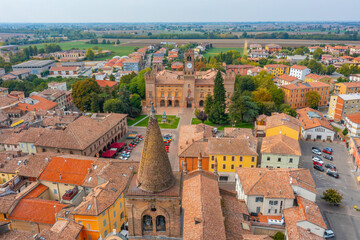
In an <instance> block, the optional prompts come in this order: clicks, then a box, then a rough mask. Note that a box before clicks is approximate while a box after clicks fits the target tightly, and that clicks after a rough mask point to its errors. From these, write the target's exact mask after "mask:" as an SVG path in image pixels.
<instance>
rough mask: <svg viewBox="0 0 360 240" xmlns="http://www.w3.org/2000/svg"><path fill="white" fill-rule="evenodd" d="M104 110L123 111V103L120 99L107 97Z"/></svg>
mask: <svg viewBox="0 0 360 240" xmlns="http://www.w3.org/2000/svg"><path fill="white" fill-rule="evenodd" d="M104 112H108V113H125V112H124V104H123V102H122V101H121V100H120V99H109V100H106V102H105V103H104Z"/></svg>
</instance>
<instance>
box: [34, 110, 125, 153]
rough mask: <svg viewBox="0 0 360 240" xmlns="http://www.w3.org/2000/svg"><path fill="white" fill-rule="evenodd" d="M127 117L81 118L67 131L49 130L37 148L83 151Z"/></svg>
mask: <svg viewBox="0 0 360 240" xmlns="http://www.w3.org/2000/svg"><path fill="white" fill-rule="evenodd" d="M125 117H126V115H125V114H117V113H111V114H107V115H106V116H105V118H104V119H102V120H97V119H93V118H90V117H87V116H81V117H79V118H78V119H76V120H75V121H74V122H72V123H70V124H69V125H68V126H67V127H66V129H65V130H50V129H47V131H45V132H44V133H43V135H42V137H41V138H40V139H39V140H38V141H36V143H35V146H40V147H54V148H66V149H79V150H83V149H85V148H87V147H88V146H89V145H91V144H93V143H94V142H95V141H97V140H98V139H99V138H101V137H102V136H104V134H106V133H107V132H108V131H109V130H110V129H112V128H113V127H114V126H115V125H116V124H118V123H119V122H120V121H121V120H123V119H124V118H125Z"/></svg>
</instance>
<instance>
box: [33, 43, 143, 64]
mask: <svg viewBox="0 0 360 240" xmlns="http://www.w3.org/2000/svg"><path fill="white" fill-rule="evenodd" d="M56 44H58V45H60V47H61V49H62V50H70V49H73V48H78V49H84V50H86V49H88V48H93V47H99V48H101V49H102V50H109V51H112V54H111V55H109V56H105V57H102V58H96V60H104V59H109V58H112V57H114V56H125V55H126V56H127V55H129V54H130V53H132V52H133V51H134V48H135V47H136V46H124V45H121V44H120V45H112V44H88V43H86V42H83V41H71V42H60V43H56ZM32 46H34V45H32ZM35 46H37V48H42V47H43V44H35ZM138 47H140V48H141V47H143V46H138Z"/></svg>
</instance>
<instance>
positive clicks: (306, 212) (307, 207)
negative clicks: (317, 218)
mask: <svg viewBox="0 0 360 240" xmlns="http://www.w3.org/2000/svg"><path fill="white" fill-rule="evenodd" d="M308 213H309V206H306V207H305V214H308Z"/></svg>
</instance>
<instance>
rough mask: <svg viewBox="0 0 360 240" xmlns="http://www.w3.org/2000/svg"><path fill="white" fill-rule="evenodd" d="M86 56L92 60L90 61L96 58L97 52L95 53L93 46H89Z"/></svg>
mask: <svg viewBox="0 0 360 240" xmlns="http://www.w3.org/2000/svg"><path fill="white" fill-rule="evenodd" d="M85 57H86V59H87V60H90V61H92V60H94V58H95V53H94V51H93V50H92V49H91V48H88V49H87V50H86V54H85Z"/></svg>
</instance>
